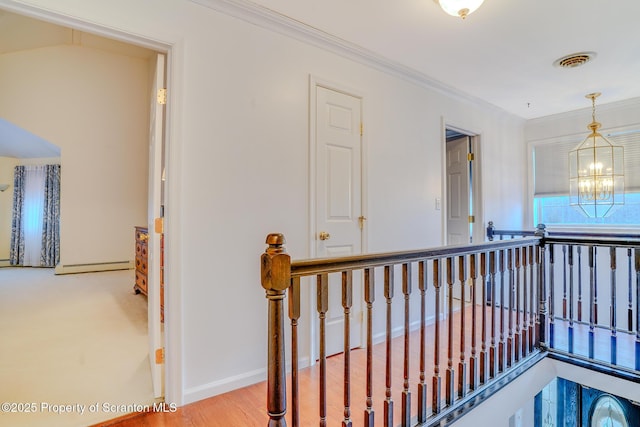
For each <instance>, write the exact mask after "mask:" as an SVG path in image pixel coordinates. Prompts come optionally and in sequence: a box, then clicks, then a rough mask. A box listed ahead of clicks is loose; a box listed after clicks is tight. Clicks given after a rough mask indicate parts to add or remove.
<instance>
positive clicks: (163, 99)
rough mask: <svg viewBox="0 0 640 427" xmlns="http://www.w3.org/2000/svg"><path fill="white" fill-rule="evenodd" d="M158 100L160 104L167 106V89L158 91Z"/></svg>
mask: <svg viewBox="0 0 640 427" xmlns="http://www.w3.org/2000/svg"><path fill="white" fill-rule="evenodd" d="M157 99H158V104H160V105H165V104H166V103H167V89H165V88H161V89H158V94H157Z"/></svg>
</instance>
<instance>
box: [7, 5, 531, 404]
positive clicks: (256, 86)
mask: <svg viewBox="0 0 640 427" xmlns="http://www.w3.org/2000/svg"><path fill="white" fill-rule="evenodd" d="M7 1H9V0H0V5H1V4H2V3H3V2H7ZM26 3H27V4H29V5H34V6H36V7H37V8H44V9H51V10H55V11H56V12H59V13H62V14H68V15H71V16H74V17H76V18H77V19H79V20H81V21H89V22H94V23H97V24H98V25H103V26H105V27H108V28H117V29H118V30H119V31H124V32H131V33H135V34H136V35H137V36H140V37H143V38H146V39H150V40H158V41H161V42H164V43H167V44H169V45H172V50H171V54H170V64H171V67H170V75H171V77H170V81H169V85H170V86H169V129H170V132H169V135H168V140H169V147H168V148H169V160H168V165H167V185H168V189H167V212H166V214H167V223H166V233H167V235H166V239H167V240H166V246H167V251H168V253H167V258H166V259H167V274H168V278H167V285H166V287H167V288H166V289H167V290H166V295H167V304H168V306H167V308H166V313H167V318H166V319H167V336H168V353H167V358H168V366H169V384H168V398H169V399H172V401H178V402H179V403H181V402H182V403H184V402H190V401H194V400H198V399H201V398H204V397H207V396H210V395H213V394H216V393H220V392H223V391H226V390H228V389H230V388H234V387H237V386H239V385H242V384H246V383H249V382H252V381H257V380H259V379H262V378H264V369H265V365H266V334H265V332H266V326H265V320H266V300H265V298H264V292H263V290H262V288H261V286H260V279H259V278H260V273H259V256H260V254H261V253H262V252H263V251H264V248H265V245H264V239H265V236H266V235H267V234H268V233H270V232H274V231H277V232H283V233H284V234H285V236H286V238H287V248H288V250H289V252H290V253H291V254H292V255H293V257H294V258H302V257H306V256H307V254H308V253H307V250H308V249H307V248H309V241H308V235H309V233H308V230H309V224H308V216H309V212H308V206H309V200H308V197H309V192H308V185H309V180H308V171H307V165H308V158H309V153H308V144H309V142H308V139H309V136H308V135H309V129H308V123H309V117H308V114H309V87H308V85H309V76H310V75H313V76H315V77H317V78H320V79H323V80H325V81H334V82H336V83H338V84H339V85H341V86H346V87H352V88H354V89H355V90H357V91H358V92H359V93H362V94H364V121H365V134H366V135H365V144H366V145H367V149H366V151H367V159H366V161H367V163H368V174H367V179H368V185H369V187H368V206H367V211H368V218H369V221H368V231H367V232H368V242H369V248H368V249H369V250H370V251H387V250H396V249H408V248H418V247H427V246H435V245H439V244H440V242H441V236H442V217H441V214H442V211H436V210H435V203H434V200H435V198H436V197H441V196H442V194H441V190H442V157H443V153H442V147H443V143H442V135H443V128H442V122H443V119H444V121H445V122H446V123H448V124H455V125H456V126H458V127H461V128H464V129H469V130H473V131H475V132H478V133H479V134H480V135H481V138H482V147H483V151H482V153H483V154H482V161H483V162H486V163H487V165H497V164H500V167H495V166H494V167H488V166H487V167H485V168H484V173H483V177H482V178H483V194H484V199H485V200H484V209H485V218H487V219H493V220H494V221H496V224H500V225H504V226H505V227H507V226H508V227H519V226H521V225H522V224H523V221H522V213H523V191H524V189H525V188H526V185H525V183H526V181H525V180H526V176H525V174H524V173H523V168H522V167H521V165H522V163H523V161H524V159H525V151H524V145H523V143H522V140H523V135H522V126H523V123H522V121H521V120H520V119H517V118H515V117H511V116H509V115H507V114H505V113H503V112H500V111H496V110H495V109H491V108H487V107H486V106H475V105H473V104H472V103H470V102H467V101H463V100H458V99H454V98H451V97H447V96H445V95H443V94H442V93H440V92H436V91H434V90H430V89H426V88H425V87H423V86H419V85H416V84H413V83H410V82H408V81H407V80H405V79H401V78H398V77H393V76H392V75H390V74H387V73H384V72H381V71H378V70H376V69H374V68H372V67H370V66H365V65H362V64H361V63H358V62H354V61H352V60H349V59H346V58H345V57H343V56H339V55H336V54H334V53H331V52H329V51H328V50H325V49H322V48H318V47H312V46H311V45H309V44H305V43H303V42H300V41H297V40H294V39H292V38H290V37H287V36H284V35H281V34H279V33H275V32H272V31H268V30H265V29H262V28H260V27H258V26H256V25H251V24H248V23H246V22H243V21H241V20H238V19H236V18H232V17H230V16H227V15H225V14H221V13H219V12H215V11H213V10H210V9H208V8H205V7H202V6H199V5H196V4H193V3H191V2H188V1H170V0H167V1H163V2H154V4H153V8H150V7H149V3H148V2H145V1H141V0H114V1H111V2H86V1H82V0H30V1H27V2H26ZM123 10H127V13H122V11H123ZM63 153H64V149H63ZM63 156H64V155H63ZM378 291H379V292H380V291H381V289H380V287H378ZM381 303H382V298H378V300H377V304H381Z"/></svg>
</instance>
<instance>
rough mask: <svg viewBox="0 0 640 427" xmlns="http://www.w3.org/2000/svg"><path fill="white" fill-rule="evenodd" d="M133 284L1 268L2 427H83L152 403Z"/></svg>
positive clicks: (141, 307) (118, 274) (101, 276)
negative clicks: (131, 408) (125, 406)
mask: <svg viewBox="0 0 640 427" xmlns="http://www.w3.org/2000/svg"><path fill="white" fill-rule="evenodd" d="M133 282H134V278H133V270H123V271H111V272H101V273H83V274H72V275H61V276H55V275H54V274H53V269H40V268H23V269H19V268H0V340H1V341H0V404H2V408H0V425H1V426H13V427H19V426H29V427H38V426H47V427H56V426H60V427H67V426H87V425H91V424H94V423H97V422H100V421H103V420H108V419H112V418H115V417H118V416H120V415H122V414H124V413H127V412H130V411H128V410H127V409H128V408H122V407H121V406H122V405H128V406H132V405H136V404H138V405H149V404H152V403H153V402H154V399H153V391H152V385H151V372H150V368H149V359H148V339H147V307H146V304H147V301H146V298H145V297H144V296H142V295H135V294H134V293H133V286H132V285H133ZM122 409H124V411H123V410H122ZM13 411H18V412H21V413H16V412H13ZM63 412H64V413H63ZM81 412H83V413H81Z"/></svg>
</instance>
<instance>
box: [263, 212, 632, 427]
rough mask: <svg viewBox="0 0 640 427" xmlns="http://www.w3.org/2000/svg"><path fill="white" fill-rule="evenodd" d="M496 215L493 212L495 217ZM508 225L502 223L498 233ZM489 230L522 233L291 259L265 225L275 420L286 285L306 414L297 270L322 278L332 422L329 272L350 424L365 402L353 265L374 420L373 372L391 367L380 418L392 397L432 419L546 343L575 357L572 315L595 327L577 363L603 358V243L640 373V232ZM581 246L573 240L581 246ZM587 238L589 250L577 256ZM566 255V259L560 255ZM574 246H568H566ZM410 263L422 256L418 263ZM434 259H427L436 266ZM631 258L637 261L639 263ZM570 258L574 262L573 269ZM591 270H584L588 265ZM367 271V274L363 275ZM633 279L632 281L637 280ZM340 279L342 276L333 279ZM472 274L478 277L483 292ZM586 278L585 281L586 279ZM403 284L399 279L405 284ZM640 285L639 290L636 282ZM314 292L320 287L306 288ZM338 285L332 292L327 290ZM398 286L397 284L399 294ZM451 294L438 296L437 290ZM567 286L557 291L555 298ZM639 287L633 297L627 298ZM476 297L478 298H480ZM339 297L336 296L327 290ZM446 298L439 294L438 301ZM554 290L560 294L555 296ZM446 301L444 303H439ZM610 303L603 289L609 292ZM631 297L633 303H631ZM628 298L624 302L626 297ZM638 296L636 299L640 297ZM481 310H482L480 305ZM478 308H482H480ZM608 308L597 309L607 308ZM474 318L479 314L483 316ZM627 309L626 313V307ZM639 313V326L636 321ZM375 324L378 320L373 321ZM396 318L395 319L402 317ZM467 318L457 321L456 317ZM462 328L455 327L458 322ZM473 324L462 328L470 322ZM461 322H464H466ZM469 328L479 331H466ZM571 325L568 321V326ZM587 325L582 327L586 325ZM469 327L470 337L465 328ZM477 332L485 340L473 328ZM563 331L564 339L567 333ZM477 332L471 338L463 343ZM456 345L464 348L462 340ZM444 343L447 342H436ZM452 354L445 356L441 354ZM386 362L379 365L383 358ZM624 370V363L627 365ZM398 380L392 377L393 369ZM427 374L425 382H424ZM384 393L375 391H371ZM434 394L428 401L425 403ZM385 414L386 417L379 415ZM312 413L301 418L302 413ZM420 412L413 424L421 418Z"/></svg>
mask: <svg viewBox="0 0 640 427" xmlns="http://www.w3.org/2000/svg"><path fill="white" fill-rule="evenodd" d="M492 227H493V224H492ZM502 232H504V234H500V233H502ZM492 233H493V234H492V236H495V235H507V234H508V235H512V233H513V235H519V236H524V237H522V238H518V239H508V240H499V241H489V242H484V243H476V244H471V245H457V246H446V247H437V248H428V249H419V250H408V251H398V252H383V253H372V254H362V255H353V256H347V257H336V258H321V259H306V260H296V261H291V259H290V257H289V255H288V254H287V253H286V250H285V247H284V243H285V239H284V236H283V235H281V234H270V235H269V236H268V237H267V240H266V243H267V245H268V247H267V249H266V250H265V253H264V254H262V257H261V280H262V287H263V288H264V289H265V292H266V298H267V300H268V309H269V312H268V316H269V318H268V363H267V370H268V375H267V378H268V381H267V412H268V416H269V424H268V425H269V426H271V427H285V426H287V420H286V413H287V403H286V402H287V385H286V384H287V381H286V366H287V364H286V361H285V347H288V346H287V345H285V342H284V336H285V331H284V316H285V315H286V312H285V310H284V300H285V297H286V298H287V299H288V317H289V319H290V321H291V334H290V336H291V343H290V347H291V358H292V361H291V370H292V377H291V393H292V395H291V399H290V400H291V417H290V419H291V424H292V426H293V427H298V426H300V423H301V414H300V411H299V407H298V404H299V401H300V399H305V397H304V396H300V393H299V388H298V379H297V378H298V329H297V327H298V321H299V319H300V316H301V307H300V294H301V289H300V287H301V279H302V278H304V277H312V278H313V280H310V281H308V282H307V281H303V282H302V283H303V284H304V285H305V286H308V285H309V284H311V286H315V292H316V307H315V309H314V311H316V312H317V321H318V324H319V330H318V334H319V337H318V338H319V353H320V354H319V360H318V365H319V367H318V371H317V372H318V375H319V380H318V384H319V387H320V389H319V395H318V396H317V398H318V402H319V408H318V418H319V424H320V426H324V425H328V424H329V423H330V422H331V423H333V420H335V418H331V419H330V418H329V415H328V412H327V410H328V406H329V405H328V402H327V395H326V391H327V388H328V387H332V385H331V384H329V381H330V378H332V377H333V374H331V373H329V372H328V367H327V355H326V342H325V339H326V338H325V334H326V332H325V329H326V325H325V321H326V317H327V314H328V312H329V306H328V303H329V300H330V298H329V297H330V295H333V294H332V293H333V292H339V289H338V288H339V287H338V286H337V285H338V283H332V284H331V285H330V284H329V281H330V280H329V278H330V277H332V276H341V287H340V289H341V292H342V293H341V298H342V310H343V313H344V320H345V323H344V356H343V358H342V359H343V363H344V369H343V375H344V380H343V387H344V389H343V391H344V393H343V403H344V412H343V413H344V417H343V420H342V423H341V424H342V426H343V427H349V426H351V425H352V423H353V424H356V425H360V422H359V420H357V421H352V418H354V416H355V417H357V418H359V417H360V415H358V412H359V411H354V408H355V407H354V406H353V402H352V401H353V396H352V395H351V378H350V376H351V371H352V369H353V366H352V364H351V363H352V362H351V357H350V352H351V348H350V346H351V344H350V341H349V336H350V323H349V319H350V316H351V311H352V307H353V304H354V296H353V287H354V286H355V283H353V281H354V277H355V276H353V272H354V271H362V276H361V277H362V282H363V283H362V289H363V296H362V302H363V303H365V304H366V306H365V307H364V310H365V314H366V340H364V341H365V343H364V344H363V345H365V346H366V377H365V378H364V380H363V381H364V382H366V384H365V386H364V389H365V393H366V399H365V401H363V402H357V403H356V405H360V404H361V405H363V406H362V409H364V411H363V412H364V413H362V412H360V414H363V415H364V425H365V426H367V427H373V425H374V420H375V418H376V417H375V412H374V395H373V388H372V384H373V376H374V375H375V374H376V373H378V374H382V375H383V376H384V398H383V399H381V400H380V401H379V402H378V403H377V405H381V407H382V409H384V411H383V413H382V414H379V415H378V416H379V417H381V418H382V419H383V425H384V426H385V427H390V426H392V425H393V423H394V422H398V421H397V417H396V419H395V421H394V409H395V410H396V415H401V418H400V423H401V425H402V426H409V425H426V424H428V423H434V422H437V421H438V420H443V419H445V418H446V417H448V416H451V415H452V414H454V413H457V412H456V410H457V408H458V407H460V406H461V405H464V403H465V402H469V401H470V400H471V399H476V398H478V396H481V395H485V394H486V393H487V390H488V389H490V388H491V389H493V387H494V386H493V385H495V384H503V383H504V380H505V378H507V377H511V376H512V375H513V373H514V372H516V371H518V372H521V369H523V366H528V364H530V363H531V362H532V360H533V359H536V360H539V359H538V358H537V357H538V356H537V355H539V354H542V355H544V354H546V353H545V352H550V353H557V354H561V355H563V357H564V356H566V355H567V354H568V355H569V356H568V357H569V359H570V358H571V355H572V354H573V351H574V346H573V341H574V328H575V327H576V325H579V324H581V325H583V326H584V327H588V336H587V338H586V339H588V340H589V341H588V344H589V354H588V355H576V359H580V363H584V360H585V359H586V360H589V361H591V362H592V363H600V362H598V360H596V356H595V354H594V353H595V352H597V349H594V342H595V340H594V337H595V335H596V333H597V329H598V328H603V327H604V326H603V325H600V324H599V322H598V317H597V315H598V297H597V292H598V273H597V267H598V258H599V257H603V256H605V253H604V251H600V252H598V248H600V247H606V248H608V250H607V252H608V254H609V255H608V256H609V260H610V261H609V265H608V266H607V267H604V266H603V267H601V268H608V269H609V270H607V271H608V272H609V274H608V276H609V278H610V279H609V283H612V284H614V285H615V284H616V283H617V274H618V272H620V271H628V273H627V275H628V279H627V278H626V277H623V279H622V280H623V281H624V280H627V281H628V292H627V294H628V308H627V312H626V313H624V314H625V317H628V322H627V323H628V328H627V330H625V331H624V332H628V333H629V334H634V338H635V349H636V350H635V351H636V358H635V360H636V366H635V371H636V374H637V375H638V376H640V235H635V234H612V233H589V234H588V235H575V234H570V233H549V232H548V231H547V230H546V229H545V228H544V226H539V227H538V228H537V229H536V230H535V231H527V232H521V233H520V234H518V233H517V232H516V231H505V230H503V231H499V230H495V227H493V228H492ZM576 248H577V249H576ZM581 248H582V252H584V253H585V255H584V256H585V258H588V259H587V260H586V261H585V262H584V263H583V262H582V261H581V253H582V252H581ZM619 248H620V249H626V254H627V255H626V258H623V255H622V251H620V253H619V254H618V255H617V257H616V251H617V249H619ZM560 256H561V257H563V261H562V262H559V259H558V257H560ZM567 256H568V258H567ZM414 264H415V265H414ZM428 264H432V270H431V269H430V268H429V265H428ZM618 264H620V265H625V264H626V267H627V268H626V269H624V268H622V269H621V268H618ZM396 266H398V267H400V268H401V272H402V277H401V278H400V277H398V278H397V279H398V280H397V281H398V284H399V283H401V284H402V289H401V290H402V292H395V291H396V289H395V282H396V280H394V270H395V267H396ZM633 266H635V267H633ZM376 270H378V272H379V273H381V275H382V277H383V282H384V283H383V285H384V290H383V292H382V295H383V297H384V301H383V304H382V305H381V306H380V307H379V309H380V311H382V313H377V312H376V310H374V300H375V295H376V292H375V285H374V278H375V277H376V274H375V271H376ZM430 270H431V272H430V273H429V275H430V276H431V278H432V283H431V282H430V281H429V280H428V279H427V274H428V272H429V271H430ZM574 270H575V272H576V273H577V275H576V274H574ZM583 270H584V271H583ZM412 271H417V272H418V277H417V278H413V277H412V274H413V273H412ZM358 277H360V276H358ZM583 277H585V278H586V277H588V284H585V286H584V289H585V294H586V293H587V292H588V294H589V295H588V301H587V302H586V303H587V304H588V308H587V311H586V313H588V314H587V316H588V322H587V321H586V319H585V320H584V321H583V320H582V303H583V301H582V288H583V286H582V278H583ZM414 282H415V283H417V289H418V290H419V295H420V296H419V298H420V319H419V320H420V322H419V325H418V324H417V323H416V324H415V325H414V327H415V328H419V329H420V330H419V339H420V341H419V344H417V343H412V344H410V342H412V341H411V340H410V327H411V325H412V324H411V322H410V310H412V309H413V307H415V305H414V304H412V303H410V298H411V293H412V287H413V286H414V285H413V283H414ZM458 284H459V287H460V290H461V294H462V295H461V297H462V299H461V302H460V310H461V313H460V314H459V317H460V325H458V326H454V323H453V322H452V319H453V315H454V309H453V303H452V294H453V288H454V286H457V285H458ZM634 284H635V289H634V287H633V286H634ZM334 285H335V286H334ZM477 285H479V286H481V292H478V290H477ZM587 285H588V286H587ZM430 286H433V290H432V292H433V295H431V296H430V297H429V299H428V298H427V293H426V292H427V288H428V287H430ZM574 286H577V287H578V289H577V299H575V296H574ZM399 290H400V289H398V291H399ZM634 290H635V292H634ZM311 292H314V291H311ZM330 293H331V294H330ZM394 294H395V295H394ZM466 294H470V295H472V301H473V303H472V304H471V305H472V306H471V307H469V311H470V314H471V325H470V328H468V327H467V325H465V322H466V318H465V314H464V312H465V309H466V303H465V295H466ZM443 295H447V297H448V298H446V299H443V298H442V296H443ZM560 297H561V298H562V302H561V303H560V301H559V300H557V299H558V298H560ZM607 297H610V299H611V303H610V308H609V310H610V316H611V319H610V322H609V323H610V324H609V327H608V329H610V335H611V338H610V342H611V355H610V360H608V361H606V363H605V364H607V365H608V366H609V367H611V366H612V365H615V364H616V362H617V351H616V349H617V345H618V342H619V341H618V340H619V334H618V326H617V325H618V324H617V322H616V313H617V311H616V308H617V306H616V300H617V299H618V298H620V297H619V296H618V294H616V290H615V289H612V288H610V293H609V295H605V296H604V297H602V298H601V299H604V298H607ZM632 297H635V299H634V298H632ZM394 298H396V299H397V298H404V304H403V305H399V304H396V303H394V302H393V300H394ZM478 298H480V301H478ZM332 300H335V298H332ZM441 300H442V301H441ZM556 300H557V304H558V306H561V307H562V309H560V308H559V307H557V306H556ZM443 302H444V306H443V304H442V303H443ZM428 303H430V304H433V305H432V306H431V307H432V308H433V310H434V313H437V314H438V315H436V316H435V317H434V320H433V332H432V335H431V336H430V337H429V340H430V342H427V335H426V330H427V329H426V325H425V317H426V312H427V304H428ZM604 303H606V300H605V301H604ZM632 303H633V304H632ZM574 305H576V308H577V313H578V315H577V319H574ZM620 305H621V304H620ZM634 305H635V306H634ZM392 307H393V310H396V309H398V308H401V307H403V308H404V316H403V319H404V322H403V325H402V326H401V327H400V326H399V327H398V329H402V335H403V339H404V346H403V353H402V354H403V357H404V359H403V360H402V372H403V378H402V381H401V397H397V396H394V395H393V393H395V391H394V390H396V389H397V385H396V386H395V387H392V378H394V374H392V372H393V371H394V370H395V369H397V368H394V367H393V366H392V363H391V355H392V345H391V342H392V340H393V339H394V338H395V336H396V335H399V334H400V331H397V333H394V331H396V330H395V329H394V325H393V324H392V323H393V320H394V319H397V318H398V317H399V316H397V315H396V314H395V313H394V314H393V315H392ZM477 310H480V313H477ZM441 313H445V314H446V321H441V319H440V316H439V314H441ZM377 315H380V316H381V317H382V318H385V325H384V331H381V332H382V333H381V335H384V343H385V345H386V352H385V355H384V364H383V365H377V366H378V368H377V371H382V372H384V374H383V373H382V372H375V371H374V369H373V362H372V360H373V351H372V348H373V339H372V336H373V331H372V329H373V322H372V318H373V317H374V316H377ZM479 317H480V318H479ZM601 317H602V315H601ZM478 318H479V319H478ZM625 320H626V319H625ZM564 321H566V323H567V325H568V328H567V329H565V330H566V331H567V334H568V338H567V340H566V341H567V342H568V343H569V344H568V348H567V349H566V350H565V349H561V348H558V347H557V346H556V345H555V344H556V337H557V334H558V333H560V332H561V331H564V330H561V329H558V326H559V324H560V323H562V322H564ZM634 322H635V329H633V325H634ZM378 324H379V325H380V323H378ZM396 326H398V325H396ZM458 327H459V328H460V329H457V328H458ZM454 328H455V329H454ZM465 328H466V329H465ZM465 330H466V331H467V332H465ZM468 330H471V331H472V332H468ZM563 333H564V332H563ZM584 334H585V333H584V332H583V335H584ZM469 338H470V339H469ZM478 339H479V341H480V342H479V343H478V342H477V340H478ZM561 341H562V340H561ZM469 342H470V347H468V345H467V343H469ZM410 345H411V346H414V345H419V351H418V350H413V349H411V350H413V351H410ZM458 348H459V351H457V349H458ZM426 350H431V353H432V356H431V357H433V359H432V360H433V365H432V368H433V370H432V372H431V374H432V376H431V378H432V380H431V381H428V380H426V378H428V375H429V373H428V372H426V363H425V359H426V358H427V357H428V356H427V351H426ZM441 352H442V353H441ZM418 353H419V370H418V369H415V371H413V373H411V372H412V371H410V369H409V363H408V361H409V355H410V354H418ZM443 355H446V359H445V360H446V365H445V363H443V362H444V360H441V358H442V356H443ZM380 368H382V369H380ZM621 369H626V370H627V371H629V369H632V368H629V367H621ZM393 381H395V380H393ZM428 383H430V384H428ZM427 385H429V387H430V389H431V399H429V397H428V396H427ZM412 387H416V391H417V393H416V394H417V396H416V395H414V396H415V397H416V398H417V405H415V406H417V413H415V414H411V406H412V405H411V395H412V392H411V388H412ZM376 399H377V397H376ZM427 404H429V405H430V409H429V408H428V407H427ZM378 421H379V420H378ZM303 422H304V423H305V424H306V421H303ZM416 422H417V424H411V423H416Z"/></svg>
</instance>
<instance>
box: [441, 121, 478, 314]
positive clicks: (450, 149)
mask: <svg viewBox="0 0 640 427" xmlns="http://www.w3.org/2000/svg"><path fill="white" fill-rule="evenodd" d="M478 140H479V137H478V135H474V134H472V133H470V132H465V131H461V130H458V129H453V128H449V127H447V128H446V138H445V168H444V169H445V195H446V196H445V206H446V208H445V211H446V213H445V215H446V221H445V230H446V232H445V236H446V239H445V244H446V245H468V244H471V243H474V242H479V241H481V240H482V239H481V238H480V237H479V233H482V227H476V226H475V224H476V221H479V220H480V209H479V207H480V198H479V193H480V192H479V188H480V187H479V181H480V175H479V162H478V160H477V158H478V149H479V144H478ZM453 298H455V299H456V300H460V299H461V298H462V289H461V286H460V282H459V281H456V282H455V283H454V285H453ZM465 301H466V302H470V301H471V295H469V292H465Z"/></svg>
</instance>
